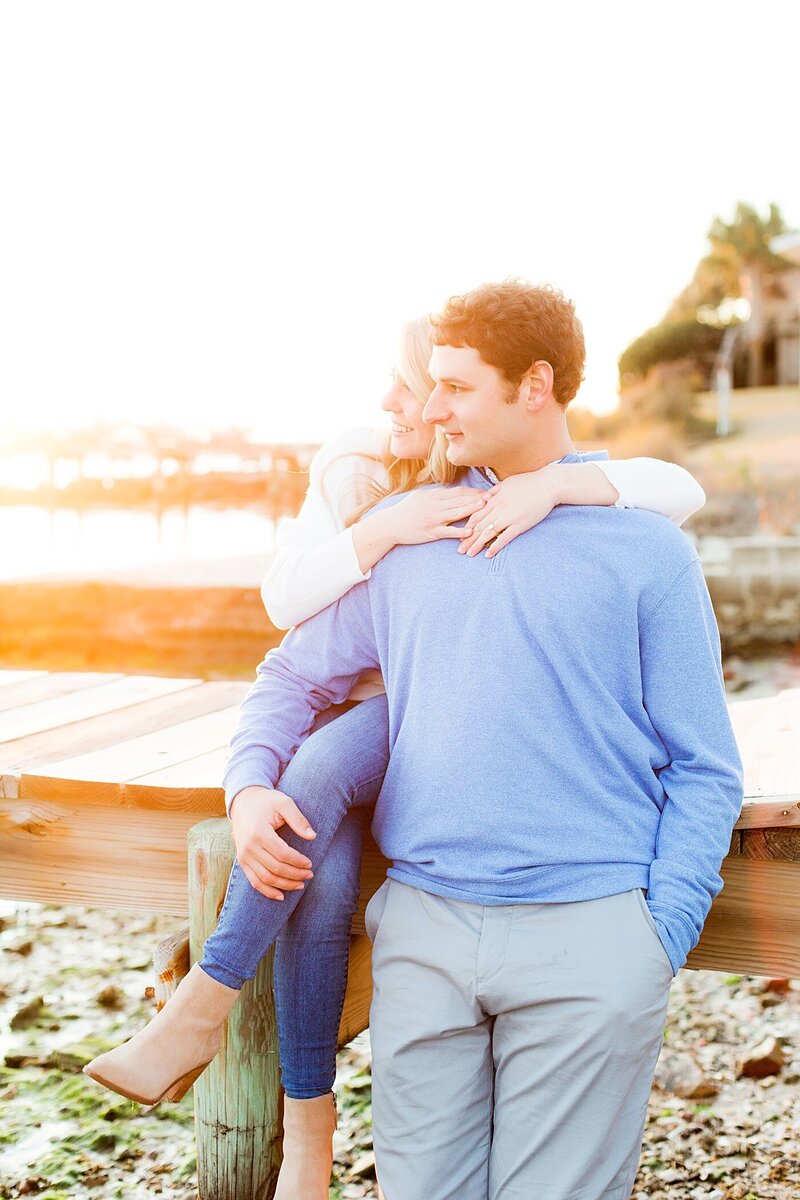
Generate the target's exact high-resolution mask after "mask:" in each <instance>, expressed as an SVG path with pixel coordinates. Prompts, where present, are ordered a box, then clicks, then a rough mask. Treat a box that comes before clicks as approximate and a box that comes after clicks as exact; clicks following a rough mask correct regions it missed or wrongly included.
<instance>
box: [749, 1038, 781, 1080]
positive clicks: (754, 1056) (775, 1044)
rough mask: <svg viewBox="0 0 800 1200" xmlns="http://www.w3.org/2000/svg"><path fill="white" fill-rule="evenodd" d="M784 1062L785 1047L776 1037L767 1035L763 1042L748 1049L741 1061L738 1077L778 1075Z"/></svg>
mask: <svg viewBox="0 0 800 1200" xmlns="http://www.w3.org/2000/svg"><path fill="white" fill-rule="evenodd" d="M783 1063H784V1056H783V1047H782V1046H781V1044H780V1042H779V1041H778V1039H777V1038H776V1037H766V1038H764V1040H763V1042H759V1043H758V1045H757V1046H753V1047H752V1049H750V1050H748V1051H746V1053H745V1055H744V1057H743V1058H742V1060H741V1061H740V1063H739V1070H738V1072H737V1075H738V1077H739V1078H740V1079H741V1078H742V1076H746V1077H747V1078H748V1079H764V1078H765V1077H766V1076H767V1075H777V1074H778V1072H779V1071H780V1069H781V1067H782V1066H783Z"/></svg>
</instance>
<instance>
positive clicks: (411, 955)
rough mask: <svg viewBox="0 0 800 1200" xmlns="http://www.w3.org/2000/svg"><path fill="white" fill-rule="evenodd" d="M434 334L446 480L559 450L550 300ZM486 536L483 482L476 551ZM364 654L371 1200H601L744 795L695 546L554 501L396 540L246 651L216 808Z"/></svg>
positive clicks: (633, 1130)
mask: <svg viewBox="0 0 800 1200" xmlns="http://www.w3.org/2000/svg"><path fill="white" fill-rule="evenodd" d="M433 327H434V339H433V340H434V343H435V349H434V353H433V357H432V360H431V375H432V377H433V378H434V380H436V387H435V390H434V391H433V393H432V395H431V397H430V400H429V402H428V405H427V408H426V410H425V418H426V420H428V421H430V422H433V423H435V424H437V425H439V426H440V427H441V429H442V430H443V432H444V435H445V437H446V438H447V441H448V457H449V458H450V460H451V461H452V462H453V463H455V464H457V465H459V466H463V467H464V468H465V469H467V475H466V479H465V482H466V483H468V484H469V485H471V486H473V487H483V488H486V489H489V488H490V487H492V486H493V484H494V483H495V482H496V481H497V480H505V479H507V478H509V477H511V476H513V475H514V474H517V473H520V472H526V471H532V470H536V469H538V468H540V467H543V466H545V465H546V464H547V463H549V462H552V461H554V460H564V459H566V460H567V461H570V460H571V459H574V458H576V457H578V456H576V455H575V453H574V448H573V446H572V443H571V440H570V437H569V433H568V430H567V425H566V415H565V410H566V406H567V404H568V403H569V401H570V400H571V399H572V397H573V396H574V395H575V392H576V391H577V388H578V385H579V383H580V379H581V375H582V367H583V336H582V331H581V328H580V324H579V322H578V321H577V318H576V317H575V313H574V309H573V307H572V305H571V304H570V303H568V302H567V301H566V300H565V299H564V298H563V297H562V296H561V295H560V294H559V293H557V292H554V291H553V290H552V289H548V288H534V287H531V286H529V285H526V284H520V283H514V282H511V283H506V284H502V285H488V286H485V287H483V288H479V289H477V290H476V291H475V292H472V293H469V294H467V295H466V296H463V297H459V298H456V299H454V300H451V301H450V303H449V304H448V305H447V307H446V309H445V310H444V312H443V314H442V315H441V316H440V317H438V318H437V319H436V320H435V321H434V323H433ZM387 503H391V501H387ZM502 527H503V518H502V490H501V493H500V495H499V497H495V498H494V499H493V500H492V501H490V503H489V504H488V505H487V507H486V510H485V512H484V514H482V515H481V516H480V517H479V519H478V521H477V523H476V536H477V540H478V544H480V545H483V544H485V543H486V542H487V541H489V540H491V538H492V536H493V535H494V534H495V533H498V532H499V533H500V537H499V539H498V541H502V532H501V530H502ZM370 667H379V668H380V669H381V671H382V673H383V677H384V679H385V681H386V685H387V694H388V701H389V712H390V747H391V757H390V763H389V769H388V771H387V774H386V778H385V782H384V786H383V790H382V792H381V795H380V798H379V800H378V804H377V808H376V812H375V820H374V826H373V828H374V832H375V835H376V838H377V841H378V844H379V845H380V847H381V850H382V851H383V853H384V854H385V855H386V856H387V857H388V858H390V859H391V860H392V864H393V865H392V868H391V869H390V871H389V879H388V880H387V882H386V883H385V884H384V885H383V887H382V888H381V889H380V890H379V892H378V893H377V894H376V895H375V897H373V899H372V900H371V902H370V905H369V908H368V913H367V926H368V929H369V932H370V936H371V937H372V939H373V978H374V985H375V992H374V1000H373V1007H372V1012H371V1019H370V1025H371V1031H372V1047H373V1123H374V1136H375V1145H376V1151H377V1157H378V1166H379V1171H380V1176H381V1184H382V1187H383V1191H384V1194H385V1197H386V1200H445V1198H454V1200H455V1198H456V1197H457V1198H458V1200H517V1198H519V1200H522V1197H525V1200H528V1198H529V1197H532V1196H536V1197H539V1198H545V1197H546V1198H547V1200H600V1198H601V1197H602V1198H603V1200H625V1198H626V1197H627V1196H628V1195H629V1193H630V1190H631V1187H632V1183H633V1179H634V1175H635V1172H636V1166H637V1160H638V1154H639V1149H640V1145H641V1136H642V1130H643V1124H644V1119H645V1114H646V1106H647V1097H648V1094H649V1090H650V1084H651V1080H652V1074H653V1069H654V1066H655V1061H656V1057H657V1055H658V1050H659V1046H660V1043H661V1035H662V1030H663V1023H664V1016H665V1011H666V1005H667V999H668V992H669V984H670V981H671V978H672V976H673V973H674V972H675V971H677V969H678V968H679V967H680V966H681V965H682V964H683V963H684V961H685V959H686V955H687V954H688V952H689V950H690V949H691V948H692V946H693V945H694V944H695V943H696V941H697V939H698V937H699V935H700V932H701V929H702V926H703V922H704V920H705V917H706V914H707V912H708V909H709V906H710V903H711V900H712V899H713V897H714V896H715V895H716V893H717V892H718V890H719V888H720V886H721V881H720V878H719V866H720V862H721V860H722V858H723V856H724V854H725V853H726V851H727V848H728V845H729V841H730V833H731V828H732V826H733V823H734V822H735V820H736V817H737V815H738V812H739V809H740V805H741V766H740V762H739V758H738V754H737V750H736V745H735V741H734V738H733V734H732V731H731V727H730V722H729V719H728V713H727V707H726V704H725V697H724V690H723V683H722V672H721V667H720V661H719V640H718V634H717V630H716V625H715V622H714V617H713V612H712V610H711V606H710V601H709V598H708V593H707V591H706V588H705V584H704V581H703V576H702V571H701V567H700V563H699V560H698V558H697V555H696V554H695V552H694V550H693V548H692V547H691V545H690V544H689V542H688V541H687V539H686V538H685V536H684V535H683V534H682V533H680V531H679V530H677V529H676V528H675V527H674V526H673V525H672V524H671V523H670V522H668V521H666V520H665V519H663V518H661V517H658V516H655V515H653V514H651V513H649V512H644V511H641V510H627V509H619V508H612V507H603V508H601V507H596V508H595V507H574V508H572V507H566V506H563V507H559V508H556V509H555V510H554V511H553V513H552V514H551V515H550V516H549V517H547V518H546V519H545V520H544V521H542V522H540V524H539V525H537V526H535V527H534V528H533V529H531V530H529V531H528V532H527V533H525V534H523V535H521V536H519V537H517V538H516V539H515V540H514V541H513V542H512V543H511V544H510V545H508V546H505V548H503V549H502V550H501V552H500V553H497V554H495V555H493V556H492V557H486V556H484V555H480V556H478V557H470V556H469V555H466V554H462V555H459V553H458V551H457V548H456V546H454V545H453V544H452V543H451V542H446V541H441V542H434V543H430V544H428V545H423V546H410V547H405V546H403V547H398V548H397V549H396V550H394V551H392V552H391V553H390V554H388V555H387V556H386V557H385V558H384V559H383V560H382V561H381V562H380V563H378V565H377V566H376V567H375V568H373V571H372V576H371V578H370V579H369V580H368V581H367V582H365V583H364V584H360V585H358V586H357V587H355V588H353V589H352V590H351V591H350V592H349V593H348V594H347V595H345V596H344V597H343V598H342V599H341V600H339V601H338V602H337V603H336V604H334V605H332V606H331V607H330V608H328V609H326V610H324V611H323V612H322V613H320V614H319V615H318V616H317V617H315V618H313V619H312V620H310V621H308V622H306V623H304V624H303V626H301V627H300V628H299V629H298V630H296V631H294V632H293V633H292V634H290V635H289V636H288V637H287V638H286V640H285V641H284V643H283V645H282V646H281V648H280V649H279V650H278V651H274V652H272V653H271V654H270V655H269V656H268V657H267V660H266V662H265V664H264V665H263V666H262V668H261V669H260V671H259V680H258V682H257V683H256V685H255V687H254V689H253V690H252V691H251V693H250V695H249V696H248V698H247V700H246V701H245V704H244V706H243V709H242V717H241V721H240V726H239V729H238V730H237V734H236V736H235V738H234V743H233V745H234V753H233V756H232V759H231V762H230V764H229V767H228V771H227V775H226V785H227V790H228V796H229V799H233V798H235V797H236V796H238V795H239V794H240V793H241V792H242V791H243V790H244V789H245V788H250V789H252V788H253V787H260V788H261V789H264V788H267V789H271V788H274V786H275V783H276V781H277V780H278V778H279V776H280V771H281V768H282V765H283V763H285V762H286V761H288V758H289V757H290V755H291V753H292V751H293V749H294V747H295V746H296V745H297V743H298V741H299V740H300V738H301V737H302V735H303V733H304V732H305V730H306V729H307V728H308V726H309V724H310V720H311V716H312V713H313V712H314V711H315V710H317V709H319V708H322V707H325V706H326V705H329V704H332V703H336V702H338V701H340V700H342V699H343V698H344V697H345V696H346V695H347V693H348V691H349V689H350V687H351V686H352V684H353V682H354V680H355V678H356V677H357V676H358V675H359V674H360V673H361V672H362V671H363V670H364V669H366V668H370ZM271 794H272V795H274V796H275V798H276V805H277V804H279V803H280V793H271ZM249 795H251V796H252V795H253V793H252V790H251V791H250V793H249ZM645 890H646V893H647V894H646V898H645Z"/></svg>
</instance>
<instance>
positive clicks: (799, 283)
mask: <svg viewBox="0 0 800 1200" xmlns="http://www.w3.org/2000/svg"><path fill="white" fill-rule="evenodd" d="M769 248H770V250H771V251H772V253H773V254H774V255H776V256H777V259H778V260H779V261H777V262H776V263H775V265H774V266H768V265H766V264H765V263H761V262H751V263H748V265H747V268H746V270H745V272H744V273H743V275H742V292H743V294H744V295H745V297H746V298H747V300H748V301H749V303H750V317H749V319H748V321H747V322H746V323H745V324H744V325H743V326H742V329H741V335H740V339H741V340H740V346H741V351H742V352H743V357H744V359H745V362H744V364H743V365H744V368H745V369H744V374H745V378H744V379H743V380H742V382H744V383H746V385H747V386H748V387H776V386H777V387H780V386H796V385H797V384H799V383H800V232H798V233H783V234H781V235H780V236H779V237H775V238H772V240H771V241H770V243H769Z"/></svg>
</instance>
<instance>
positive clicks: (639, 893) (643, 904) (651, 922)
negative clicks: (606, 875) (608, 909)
mask: <svg viewBox="0 0 800 1200" xmlns="http://www.w3.org/2000/svg"><path fill="white" fill-rule="evenodd" d="M633 891H634V893H635V896H636V902H637V904H638V906H639V909H640V911H641V913H642V916H643V917H644V919H645V921H646V922H647V925H648V928H649V929H650V932H651V933H652V935H653V937H654V938H655V939H656V941H657V942H658V947H659V949H660V951H661V953H662V955H663V956H664V961H665V962H666V964H667V966H668V967H669V973H670V978H672V977H673V976H674V974H675V972H674V971H673V969H672V963H671V962H670V959H669V955H668V954H667V951H666V947H665V946H664V943H663V942H662V940H661V934H660V933H659V932H658V926H657V925H656V922H655V917H654V916H653V914H652V913H651V912H650V907H649V905H648V903H647V898H646V896H645V894H644V888H634V889H633Z"/></svg>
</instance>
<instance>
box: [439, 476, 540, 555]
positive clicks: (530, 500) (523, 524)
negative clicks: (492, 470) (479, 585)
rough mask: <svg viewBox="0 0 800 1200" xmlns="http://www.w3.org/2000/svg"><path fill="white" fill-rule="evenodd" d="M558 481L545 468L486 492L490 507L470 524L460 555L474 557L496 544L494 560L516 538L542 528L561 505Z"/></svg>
mask: <svg viewBox="0 0 800 1200" xmlns="http://www.w3.org/2000/svg"><path fill="white" fill-rule="evenodd" d="M556 479H557V477H554V476H553V474H552V472H551V471H550V468H549V467H542V469H541V470H540V471H528V472H526V474H524V475H509V476H508V478H507V479H504V480H503V481H502V482H501V483H496V484H495V486H494V487H493V488H492V489H491V490H490V491H488V492H484V495H485V496H486V498H487V499H486V505H485V506H484V508H483V510H482V511H481V512H478V513H475V514H474V515H473V516H472V517H471V518H470V520H469V521H468V522H467V525H466V530H467V537H465V538H464V540H463V541H462V543H461V545H460V546H459V548H458V552H459V554H466V555H468V556H469V557H470V558H474V557H475V555H476V554H479V553H480V552H481V550H483V548H484V546H486V545H488V543H489V542H492V545H491V546H489V549H488V550H487V551H486V557H487V558H493V557H494V556H495V554H497V553H498V552H499V551H500V550H502V549H503V547H504V546H507V545H508V543H509V542H513V540H514V538H515V537H518V536H519V535H520V534H521V533H525V531H526V530H527V529H532V528H533V526H534V525H538V524H539V522H540V521H543V520H544V518H545V517H546V516H548V515H549V513H551V512H552V511H553V509H554V508H555V506H556V505H557V504H559V503H561V500H560V496H559V489H558V486H557V484H556Z"/></svg>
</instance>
